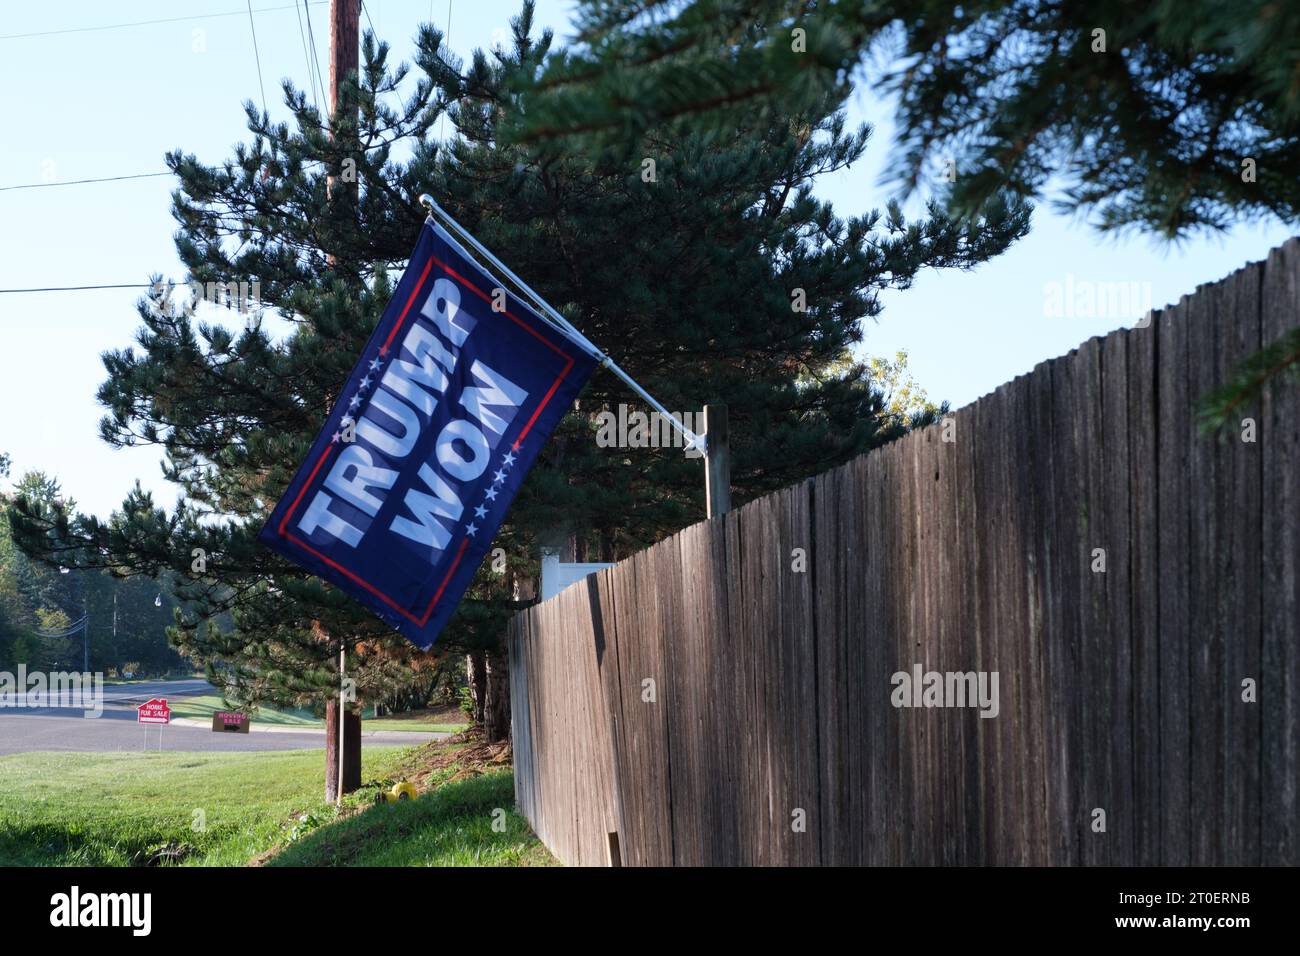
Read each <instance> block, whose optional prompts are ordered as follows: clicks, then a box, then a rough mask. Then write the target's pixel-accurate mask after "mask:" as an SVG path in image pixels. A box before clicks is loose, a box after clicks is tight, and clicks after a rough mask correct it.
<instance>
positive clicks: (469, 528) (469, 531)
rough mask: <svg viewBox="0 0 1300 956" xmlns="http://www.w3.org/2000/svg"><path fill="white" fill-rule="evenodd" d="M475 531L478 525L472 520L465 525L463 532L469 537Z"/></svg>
mask: <svg viewBox="0 0 1300 956" xmlns="http://www.w3.org/2000/svg"><path fill="white" fill-rule="evenodd" d="M476 531H478V525H476V524H474V522H472V521H471V522H470V523H469V524H468V525H466V526H465V533H466V534H468V535H470V536H471V537H473V535H474V533H475V532H476Z"/></svg>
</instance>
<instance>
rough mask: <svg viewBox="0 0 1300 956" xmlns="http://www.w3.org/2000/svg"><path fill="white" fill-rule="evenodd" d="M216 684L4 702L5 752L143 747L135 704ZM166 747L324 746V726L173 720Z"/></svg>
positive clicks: (392, 739)
mask: <svg viewBox="0 0 1300 956" xmlns="http://www.w3.org/2000/svg"><path fill="white" fill-rule="evenodd" d="M212 691H213V687H212V686H211V685H210V684H208V682H207V681H203V680H185V681H165V682H162V681H160V682H153V683H148V684H121V685H117V686H111V687H110V686H105V687H104V712H103V713H102V714H101V715H100V716H98V717H86V716H84V715H83V714H82V712H81V711H80V710H68V709H66V708H53V707H42V708H25V709H24V708H0V754H13V753H28V752H30V751H33V750H69V751H95V752H103V751H108V752H112V751H140V750H143V749H144V748H145V735H146V728H145V725H143V724H138V723H136V719H135V705H136V704H138V703H142V702H144V701H146V700H149V698H151V697H167V698H172V697H184V696H188V695H193V694H206V693H210V692H212ZM364 726H365V725H364V724H363V725H362V728H363V742H364V743H365V744H367V745H370V746H380V747H384V746H406V747H413V746H415V745H416V744H421V743H424V742H425V741H426V740H434V739H436V738H440V737H446V736H448V735H447V734H433V733H428V734H424V733H405V732H402V731H388V732H377V733H364ZM161 731H162V749H163V750H304V749H310V748H313V747H324V746H325V733H324V731H320V730H294V731H289V730H283V729H277V730H269V729H267V728H265V727H262V728H259V727H258V726H257V724H256V723H254V724H253V729H252V730H251V731H250V732H249V733H247V734H218V733H213V732H212V731H211V730H210V729H209V728H207V727H194V726H185V725H182V724H170V725H168V726H166V727H163V728H162V729H161ZM147 733H148V746H149V749H151V750H156V749H157V748H158V742H159V728H158V727H149V728H148V731H147Z"/></svg>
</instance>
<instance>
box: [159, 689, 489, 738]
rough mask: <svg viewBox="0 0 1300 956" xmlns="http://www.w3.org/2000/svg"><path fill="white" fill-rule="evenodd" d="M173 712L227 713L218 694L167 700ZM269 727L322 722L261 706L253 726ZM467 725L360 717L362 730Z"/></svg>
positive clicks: (422, 715) (415, 715) (204, 716)
mask: <svg viewBox="0 0 1300 956" xmlns="http://www.w3.org/2000/svg"><path fill="white" fill-rule="evenodd" d="M167 703H168V706H170V707H171V709H172V717H173V718H175V717H194V718H198V719H199V720H205V721H207V720H211V719H212V715H213V714H214V713H216V712H217V711H218V710H229V709H230V708H228V707H225V706H223V705H222V703H221V695H220V694H196V695H195V696H193V697H170V698H168V700H167ZM259 724H269V725H271V726H274V727H307V728H312V727H316V728H320V727H324V726H325V721H323V720H321V719H320V718H319V717H317V716H316V715H314V714H313V713H312V712H311V711H309V710H297V709H295V708H287V707H286V708H280V707H266V706H263V707H261V708H259V709H258V711H257V713H255V714H254V715H253V726H254V727H257V726H258V725H259ZM466 726H467V724H464V723H450V722H448V721H447V720H446V718H445V716H444V717H443V719H442V720H431V719H429V717H428V715H427V714H426V712H424V711H413V712H412V713H409V714H398V715H396V716H393V717H379V718H373V717H372V718H363V719H362V722H361V729H362V730H365V731H370V730H406V731H411V732H413V733H448V734H454V733H458V732H459V731H462V730H464V729H465V727H466Z"/></svg>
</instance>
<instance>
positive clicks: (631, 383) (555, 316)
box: [420, 193, 708, 455]
mask: <svg viewBox="0 0 1300 956" xmlns="http://www.w3.org/2000/svg"><path fill="white" fill-rule="evenodd" d="M420 205H422V206H424V208H425V209H427V210H428V211H429V219H430V221H432V220H433V217H434V214H435V213H436V214H437V215H439V216H440V217H441V218H442V220H443V221H444V222H445V223H446V224H447V225H448V226H450V227H451V228H452V229H453V230H455V231H456V232H457V233H458V234H459V235H460V237H461V238H462V239H464V240H465V241H466V242H468V243H469V244H470V245H471V246H473V247H474V248H475V249H476V250H478V252H479V253H481V254H482V255H483V256H484V257H485V258H487V260H488V261H489V262H491V263H492V264H493V265H494V266H496V267H497V268H498V269H500V270H501V271H502V272H503V273H505V275H506V276H507V278H509V279H510V281H512V282H513V283H514V284H515V285H516V286H518V288H519V289H520V290H521V291H523V292H524V293H525V294H526V295H527V296H528V298H530V299H531V300H532V302H533V304H534V305H535V306H537V307H538V308H539V309H541V311H542V312H543V313H545V314H546V316H548V317H549V318H550V319H551V320H552V321H553V322H555V323H558V324H559V326H560V329H561V330H562V331H564V332H566V333H567V334H569V335H570V336H572V337H573V339H574V341H576V342H577V343H578V344H579V345H581V346H582V347H583V348H585V349H586V350H587V351H588V353H589V354H590V355H591V356H592V357H593V358H595V359H596V360H597V361H599V362H600V364H601V365H603V366H604V367H605V368H607V369H609V370H610V371H611V372H613V373H614V374H615V375H617V376H618V377H619V378H621V379H622V380H623V381H624V382H626V383H627V385H628V387H629V388H631V389H632V391H634V392H636V393H637V394H638V395H640V396H641V397H642V398H643V399H645V400H646V402H648V403H649V405H650V407H651V408H653V409H654V410H655V411H657V412H658V413H659V414H660V415H662V416H663V417H664V418H666V419H667V420H668V423H669V424H670V425H671V426H672V427H673V428H675V429H677V431H679V432H680V433H681V435H682V437H683V438H685V439H686V448H687V450H690V449H691V448H698V449H699V450H700V453H701V454H704V455H707V454H708V444H707V441H706V438H705V436H704V435H696V434H695V433H694V432H693V431H691V430H690V429H689V428H687V427H686V426H685V425H683V424H682V423H681V421H680V420H679V419H678V418H677V417H676V416H675V415H673V413H672V412H670V411H668V409H666V408H664V407H663V406H662V405H661V404H659V402H657V401H655V398H654V396H653V395H651V394H650V393H649V392H647V391H646V390H645V389H644V388H642V387H641V386H640V385H639V384H638V383H637V381H636V379H634V378H632V376H631V375H628V374H627V372H625V371H623V370H622V369H621V368H619V367H618V363H616V362H615V361H614V360H613V359H612V358H610V357H609V356H608V355H606V354H605V353H604V352H602V351H601V350H600V349H599V348H597V347H596V346H595V345H594V344H593V343H592V342H591V340H590V339H588V338H587V337H586V336H585V335H583V334H582V333H581V332H580V331H578V329H577V328H576V327H575V326H574V325H573V323H572V322H570V321H569V320H568V319H566V318H565V317H564V316H562V315H561V314H560V313H559V312H557V311H556V310H555V309H554V308H552V307H551V304H550V303H549V302H547V301H546V300H545V299H543V298H542V297H541V296H540V295H538V294H537V293H536V292H534V291H533V289H532V287H531V286H529V285H528V283H526V282H525V281H524V280H523V279H521V278H519V276H517V275H515V274H514V272H513V271H511V269H510V267H509V266H508V265H506V264H505V263H504V262H502V261H501V260H500V259H498V258H497V257H496V256H494V255H493V254H492V252H491V251H490V250H489V249H488V248H487V247H486V246H484V245H483V244H482V243H481V242H479V241H478V240H477V239H475V238H474V236H473V235H471V234H470V232H469V230H467V229H466V228H465V227H464V226H462V225H461V224H460V223H458V222H457V221H456V220H455V219H453V218H452V217H451V214H450V213H449V212H447V210H445V209H443V208H442V207H441V206H439V205H438V203H437V201H435V200H434V198H433V197H432V196H430V195H429V194H428V193H421V194H420Z"/></svg>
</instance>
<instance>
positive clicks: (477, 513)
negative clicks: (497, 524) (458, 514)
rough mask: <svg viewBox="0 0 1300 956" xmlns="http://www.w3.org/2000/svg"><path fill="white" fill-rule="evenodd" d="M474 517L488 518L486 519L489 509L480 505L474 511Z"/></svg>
mask: <svg viewBox="0 0 1300 956" xmlns="http://www.w3.org/2000/svg"><path fill="white" fill-rule="evenodd" d="M474 517H475V518H486V517H487V509H486V508H484V507H483V506H482V505H479V506H478V507H477V508H475V509H474Z"/></svg>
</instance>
